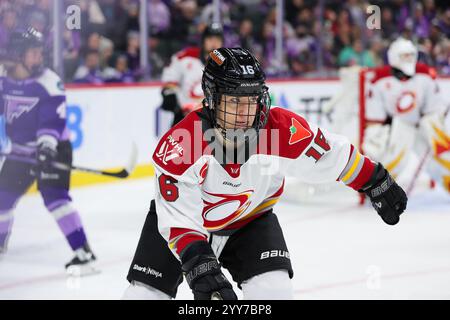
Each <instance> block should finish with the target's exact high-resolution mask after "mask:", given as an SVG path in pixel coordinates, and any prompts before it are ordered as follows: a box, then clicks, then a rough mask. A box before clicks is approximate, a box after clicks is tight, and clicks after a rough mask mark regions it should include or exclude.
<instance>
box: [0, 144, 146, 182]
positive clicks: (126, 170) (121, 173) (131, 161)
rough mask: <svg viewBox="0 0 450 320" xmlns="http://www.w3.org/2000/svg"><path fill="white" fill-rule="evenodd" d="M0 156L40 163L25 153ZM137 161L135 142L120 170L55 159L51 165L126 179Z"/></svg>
mask: <svg viewBox="0 0 450 320" xmlns="http://www.w3.org/2000/svg"><path fill="white" fill-rule="evenodd" d="M0 156H2V157H6V158H8V159H10V160H14V161H19V162H24V163H29V164H32V165H37V164H38V162H37V160H36V159H35V158H34V157H32V158H30V157H27V156H24V155H16V154H8V153H0ZM136 161H137V147H136V145H135V144H134V143H133V145H132V150H131V154H130V158H129V161H128V163H127V165H126V166H125V167H124V168H123V169H120V170H118V171H103V170H97V169H92V168H86V167H80V166H75V165H68V164H66V163H62V162H56V161H53V162H52V163H51V165H52V166H53V167H54V168H56V169H59V170H64V171H70V170H77V171H83V172H88V173H92V174H98V175H103V176H109V177H115V178H120V179H124V178H127V177H128V176H129V175H130V174H131V172H132V171H133V169H134V167H135V165H136Z"/></svg>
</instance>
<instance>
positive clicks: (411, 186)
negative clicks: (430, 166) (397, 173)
mask: <svg viewBox="0 0 450 320" xmlns="http://www.w3.org/2000/svg"><path fill="white" fill-rule="evenodd" d="M430 152H431V148H430V147H429V146H428V147H427V149H426V150H425V152H424V153H423V156H422V158H421V159H420V162H419V165H418V166H417V168H416V171H414V174H413V176H412V180H411V182H410V183H409V185H408V188H407V189H406V195H407V196H409V195H410V194H411V192H412V190H413V189H414V186H415V185H416V181H417V179H418V177H419V175H420V173H421V172H422V168H423V166H424V165H425V162H426V161H427V159H428V155H429V154H430Z"/></svg>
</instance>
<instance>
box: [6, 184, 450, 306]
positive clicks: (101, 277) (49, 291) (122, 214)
mask: <svg viewBox="0 0 450 320" xmlns="http://www.w3.org/2000/svg"><path fill="white" fill-rule="evenodd" d="M153 183H154V181H153V180H152V179H142V180H133V181H125V182H118V183H114V184H107V185H100V186H94V187H85V188H80V189H76V190H73V191H72V196H73V198H74V205H75V206H76V207H77V208H78V210H79V211H80V213H81V216H82V219H83V222H84V225H85V229H86V231H87V234H88V237H89V239H90V242H91V246H92V248H93V250H94V252H95V254H96V255H97V257H98V267H99V268H100V269H101V273H100V274H97V275H92V276H88V277H83V278H67V277H66V275H65V273H64V267H63V266H64V264H65V263H66V262H67V261H69V260H70V259H71V258H72V252H71V250H70V248H69V246H68V245H67V243H66V241H65V239H64V237H63V236H62V234H61V233H60V231H59V229H58V228H57V225H56V223H55V221H54V220H53V218H52V217H51V216H50V215H49V214H48V213H47V212H46V210H45V208H44V206H43V203H42V200H41V198H40V196H39V195H38V194H32V195H27V196H25V197H24V198H23V199H22V200H21V202H20V203H19V205H18V207H17V210H16V215H15V216H16V220H15V223H14V228H13V233H12V236H11V238H10V245H9V250H8V252H7V253H6V254H5V255H3V256H2V257H0V299H120V298H121V296H122V293H123V291H124V290H125V288H126V287H127V286H128V282H127V281H126V279H125V277H126V274H127V270H128V267H129V264H130V262H131V259H132V257H133V254H134V250H135V248H136V244H137V241H138V239H139V235H140V232H141V228H142V225H143V223H144V220H145V216H146V213H147V209H148V205H149V202H150V199H151V197H152V194H153ZM343 188H345V187H343ZM328 196H329V195H328ZM328 198H329V197H328ZM336 200H339V201H335V202H333V201H331V200H329V199H327V201H325V202H323V203H315V204H303V205H300V204H297V203H294V202H291V201H287V200H284V201H283V200H282V201H280V203H279V204H278V205H277V206H276V207H275V212H276V213H277V215H278V217H279V219H280V222H281V224H282V226H283V230H284V235H285V238H286V241H287V243H288V248H289V250H290V254H291V260H292V264H293V267H294V272H295V275H294V290H295V298H296V299H450V197H449V196H448V195H447V194H445V193H444V192H443V191H440V190H439V189H438V190H434V191H429V192H426V193H423V194H419V195H416V196H413V197H412V198H411V200H410V202H409V205H408V209H407V212H406V213H405V214H404V215H403V216H402V217H401V221H400V223H399V224H398V225H396V226H388V225H386V224H384V223H383V222H382V220H381V219H380V218H379V217H378V215H377V214H376V213H375V211H374V210H373V209H372V208H371V207H370V206H368V205H367V206H364V207H359V206H358V205H357V204H356V202H355V198H352V197H342V196H339V197H338V199H336ZM237 292H238V296H240V297H242V293H241V292H240V291H239V290H238V289H237ZM177 298H179V299H191V298H192V295H191V293H190V291H189V288H188V287H187V284H186V283H185V282H184V283H183V284H182V285H181V287H180V289H179V294H178V297H177Z"/></svg>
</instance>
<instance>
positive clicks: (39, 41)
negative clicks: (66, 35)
mask: <svg viewBox="0 0 450 320" xmlns="http://www.w3.org/2000/svg"><path fill="white" fill-rule="evenodd" d="M38 47H44V37H43V35H42V33H40V32H39V31H37V30H36V29H34V28H32V27H30V28H28V29H27V30H26V31H24V32H23V31H15V32H13V33H12V34H11V37H10V39H9V43H8V55H9V56H10V58H11V59H12V60H15V61H17V60H19V61H20V60H21V59H22V58H23V57H24V55H25V53H26V52H27V50H28V49H31V48H38Z"/></svg>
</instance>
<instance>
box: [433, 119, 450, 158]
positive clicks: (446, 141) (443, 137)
mask: <svg viewBox="0 0 450 320" xmlns="http://www.w3.org/2000/svg"><path fill="white" fill-rule="evenodd" d="M432 126H433V129H434V132H436V136H435V137H433V151H434V155H435V156H440V155H441V154H442V153H444V152H447V151H450V137H449V136H448V135H447V134H446V133H445V132H444V131H442V130H441V129H439V128H438V127H437V126H436V125H434V124H433V125H432Z"/></svg>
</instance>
